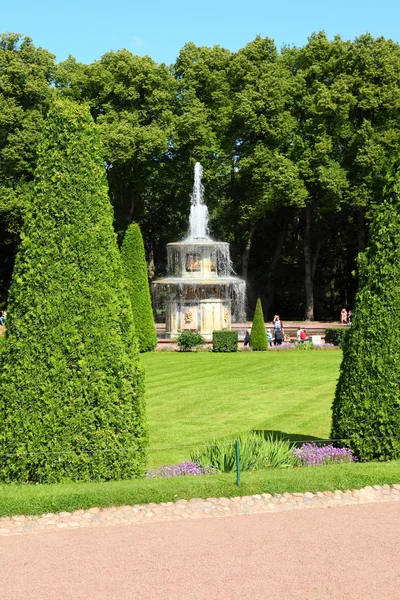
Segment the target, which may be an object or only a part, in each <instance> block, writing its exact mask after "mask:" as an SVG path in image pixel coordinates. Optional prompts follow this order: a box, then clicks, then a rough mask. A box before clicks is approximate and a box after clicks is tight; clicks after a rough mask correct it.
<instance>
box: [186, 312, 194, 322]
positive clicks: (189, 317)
mask: <svg viewBox="0 0 400 600" xmlns="http://www.w3.org/2000/svg"><path fill="white" fill-rule="evenodd" d="M192 321H193V315H192V311H191V310H187V311H186V312H185V323H186V325H189V324H190V323H191V322H192Z"/></svg>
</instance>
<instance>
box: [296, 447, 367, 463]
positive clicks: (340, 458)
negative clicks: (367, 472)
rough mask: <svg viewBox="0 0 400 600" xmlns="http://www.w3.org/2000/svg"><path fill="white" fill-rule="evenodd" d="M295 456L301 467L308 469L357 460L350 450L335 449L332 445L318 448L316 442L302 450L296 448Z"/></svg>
mask: <svg viewBox="0 0 400 600" xmlns="http://www.w3.org/2000/svg"><path fill="white" fill-rule="evenodd" d="M293 454H294V455H295V456H297V458H298V460H299V462H300V465H302V466H306V467H312V466H316V465H327V464H332V463H350V462H354V461H356V460H357V459H356V457H355V456H353V453H352V451H351V450H350V448H334V446H333V445H332V444H328V445H327V446H318V445H317V444H316V443H315V442H309V443H306V444H303V445H302V446H300V448H295V449H294V450H293Z"/></svg>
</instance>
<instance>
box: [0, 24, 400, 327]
mask: <svg viewBox="0 0 400 600" xmlns="http://www.w3.org/2000/svg"><path fill="white" fill-rule="evenodd" d="M0 75H1V77H0V107H1V109H2V110H1V111H0V112H1V113H2V116H1V117H0V228H1V231H2V232H4V236H3V238H2V240H3V241H2V242H0V244H2V245H1V247H0V251H1V252H2V256H3V261H2V263H1V265H0V301H1V302H2V304H3V306H4V302H5V298H6V294H7V289H8V286H9V279H10V273H11V268H12V264H13V260H14V255H15V250H16V247H17V245H18V242H19V232H20V228H21V223H22V216H23V212H24V208H25V207H26V206H27V205H28V203H29V199H30V197H31V188H32V180H33V173H34V170H35V166H36V148H37V140H38V139H39V136H40V133H41V129H42V124H43V119H44V117H45V115H46V112H47V110H48V105H49V101H50V98H51V96H52V94H59V95H61V96H66V97H68V98H70V99H72V100H73V101H75V102H77V103H88V104H89V106H90V109H91V113H92V116H93V118H94V119H95V121H96V122H97V123H98V125H99V127H100V131H101V139H102V144H103V148H104V150H103V159H104V162H105V165H106V169H107V177H108V182H109V190H110V191H109V194H110V199H111V203H112V205H113V207H114V220H115V221H114V222H115V229H116V231H117V233H118V236H119V239H120V240H122V239H123V234H124V232H125V230H126V229H127V227H128V226H129V225H130V223H132V222H133V221H135V222H137V223H138V224H139V225H140V228H141V231H142V234H143V239H144V245H145V251H146V259H147V263H148V271H149V275H150V277H151V278H153V277H154V276H156V275H157V274H163V273H164V271H165V265H166V260H165V259H166V251H165V245H166V243H167V242H170V241H175V240H177V239H180V238H182V237H183V236H184V235H185V233H186V230H187V219H188V214H189V209H190V199H189V194H190V190H191V187H192V178H193V167H194V164H195V162H197V161H200V162H201V163H202V165H203V168H204V184H205V189H206V202H207V204H208V206H209V209H210V215H211V231H212V234H213V235H214V236H215V237H218V238H219V239H223V240H225V241H228V242H230V243H231V246H232V257H233V262H234V267H235V269H236V271H237V272H242V274H243V275H244V276H245V277H246V279H247V281H248V294H249V309H250V315H249V316H250V317H251V313H252V310H253V308H254V306H255V302H256V299H257V298H258V297H259V296H260V297H261V299H262V302H263V306H264V310H265V312H266V317H267V318H269V317H271V316H272V315H273V314H274V312H279V313H280V314H282V315H284V316H285V317H286V318H301V317H306V318H309V319H312V318H315V317H317V318H323V319H326V318H331V317H335V316H337V315H338V313H339V311H340V308H341V307H342V306H343V305H346V306H348V307H350V306H351V304H352V302H353V298H354V294H355V290H356V280H355V278H354V276H353V272H354V271H355V270H356V268H357V266H356V257H357V254H358V252H359V251H363V250H364V249H365V247H366V244H367V241H368V232H369V224H370V222H371V219H372V217H373V213H374V211H375V210H376V208H377V207H378V206H379V205H380V204H381V202H382V191H383V187H384V180H385V172H386V168H387V164H388V161H389V160H390V157H391V156H392V155H393V154H395V153H396V152H398V151H399V150H400V46H399V45H398V44H396V43H395V42H393V41H391V40H386V39H384V38H382V37H379V38H373V37H372V36H371V35H369V34H365V35H362V36H360V37H358V38H356V39H355V40H353V41H345V40H343V39H341V38H340V37H339V36H336V37H335V38H334V39H333V40H329V39H328V38H327V37H326V35H325V34H324V33H323V32H320V33H316V34H313V35H311V36H310V38H309V40H308V42H307V44H305V45H304V46H303V47H299V48H296V47H285V48H283V49H282V50H281V51H278V49H277V48H276V46H275V43H274V41H273V40H272V39H270V38H267V37H265V38H263V37H261V36H257V37H256V38H255V39H254V40H252V41H250V42H249V43H248V44H247V45H246V46H245V47H244V48H241V49H239V50H238V51H237V52H231V51H229V50H227V49H225V48H222V47H220V46H214V47H212V48H210V47H206V46H196V45H195V44H194V43H192V42H189V43H187V44H186V45H185V46H184V47H183V48H182V49H181V51H180V52H179V55H178V56H177V59H176V61H175V63H174V64H173V65H170V66H167V65H165V64H157V63H155V62H154V61H153V60H152V59H151V58H149V57H139V56H135V55H133V54H132V53H130V52H129V51H128V50H120V51H118V52H108V53H106V54H105V55H104V56H102V57H100V58H99V60H96V61H95V62H93V63H92V64H89V65H83V64H80V63H78V62H77V61H76V60H75V59H74V58H73V57H69V58H68V60H66V61H64V62H63V63H60V64H55V62H54V57H53V55H51V54H50V53H49V52H47V51H46V50H43V49H41V48H35V47H34V45H33V43H32V41H31V40H30V39H29V38H23V37H21V36H18V35H16V34H7V35H3V36H2V37H1V43H0Z"/></svg>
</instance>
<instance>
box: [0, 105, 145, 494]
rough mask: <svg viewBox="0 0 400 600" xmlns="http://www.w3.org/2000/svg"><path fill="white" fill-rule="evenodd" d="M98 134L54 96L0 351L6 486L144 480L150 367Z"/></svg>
mask: <svg viewBox="0 0 400 600" xmlns="http://www.w3.org/2000/svg"><path fill="white" fill-rule="evenodd" d="M112 223H113V215H112V209H111V205H110V203H109V199H108V194H107V183H106V175H105V170H104V162H103V154H102V149H101V146H100V140H99V132H98V128H97V127H96V125H95V124H94V122H93V120H92V118H91V116H90V113H89V111H88V108H87V107H85V106H78V105H74V104H73V103H72V102H71V101H61V100H56V101H55V102H54V104H53V106H52V108H51V110H50V112H49V115H48V118H47V120H46V123H45V128H44V135H43V140H42V144H41V147H40V150H39V156H38V166H37V169H36V173H35V185H34V202H32V203H31V204H30V206H29V208H28V209H27V211H26V216H25V222H24V228H23V232H22V236H21V237H22V241H21V244H20V247H19V249H18V255H17V259H16V264H15V269H14V273H13V278H12V284H11V289H10V296H9V304H8V314H7V325H8V327H7V332H6V340H5V343H4V344H3V345H2V352H1V355H0V421H1V429H0V448H1V453H2V454H5V455H6V456H5V457H3V458H2V462H1V465H0V479H1V480H2V481H5V482H11V481H18V482H49V483H50V482H57V481H65V480H89V479H93V480H107V479H118V478H128V477H133V476H136V475H139V474H142V473H143V471H144V467H145V459H146V453H145V448H146V444H147V428H146V421H145V411H144V398H143V371H142V367H141V364H140V362H139V357H138V343H137V339H136V337H135V331H134V326H133V317H132V309H131V306H130V302H129V299H128V296H127V294H126V291H125V285H124V278H123V273H122V264H121V258H120V255H119V251H118V247H117V244H116V240H115V234H114V232H113V225H112Z"/></svg>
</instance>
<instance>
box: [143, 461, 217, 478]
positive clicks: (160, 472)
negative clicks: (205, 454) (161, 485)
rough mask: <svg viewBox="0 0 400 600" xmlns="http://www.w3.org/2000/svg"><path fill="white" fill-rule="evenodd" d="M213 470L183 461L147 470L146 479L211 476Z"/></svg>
mask: <svg viewBox="0 0 400 600" xmlns="http://www.w3.org/2000/svg"><path fill="white" fill-rule="evenodd" d="M215 472H216V471H215V469H213V468H212V467H205V468H203V467H201V466H200V465H199V464H198V463H196V462H193V461H191V460H185V461H183V462H181V463H179V464H178V465H161V466H160V467H156V468H155V469H148V470H147V472H146V477H148V478H149V479H155V478H158V477H182V476H184V475H213V474H214V473H215Z"/></svg>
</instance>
